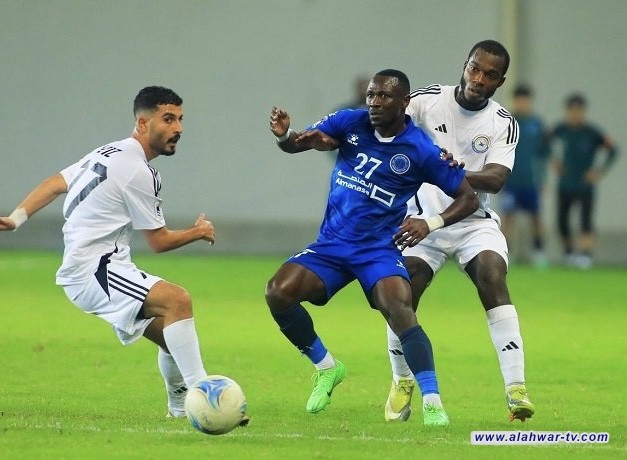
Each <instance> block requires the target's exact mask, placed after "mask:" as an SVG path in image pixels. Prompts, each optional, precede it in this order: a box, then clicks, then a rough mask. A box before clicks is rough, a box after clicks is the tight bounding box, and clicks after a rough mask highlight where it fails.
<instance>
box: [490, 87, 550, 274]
mask: <svg viewBox="0 0 627 460" xmlns="http://www.w3.org/2000/svg"><path fill="white" fill-rule="evenodd" d="M513 96H514V97H513V106H512V109H513V111H512V115H513V116H514V117H515V118H516V121H517V122H518V128H519V133H520V137H519V138H518V144H517V145H516V160H515V162H514V167H513V169H512V172H511V173H510V174H509V176H508V177H507V182H506V183H505V186H504V187H503V189H502V190H501V192H500V193H501V208H502V210H503V226H502V228H503V234H504V235H505V238H506V240H507V244H508V246H509V249H510V251H511V249H512V245H513V243H514V240H515V235H516V231H515V227H516V225H515V224H516V215H517V214H518V213H519V212H521V211H522V212H525V213H526V214H528V215H529V218H530V219H529V220H530V224H531V225H530V227H531V228H530V230H531V232H530V236H531V238H532V246H533V251H532V253H531V262H532V263H533V264H534V265H535V266H536V267H539V268H542V267H546V265H547V259H546V255H545V253H544V232H543V226H542V215H541V214H542V213H541V212H540V211H541V210H540V208H541V206H540V198H541V193H542V187H543V183H544V178H545V176H546V169H547V159H548V156H549V149H548V136H547V134H548V133H547V130H546V129H545V127H544V122H543V121H542V119H541V118H540V117H539V116H538V115H537V114H535V113H534V111H533V92H532V89H531V87H529V86H527V85H518V86H517V87H516V88H515V89H514V92H513ZM519 253H521V251H519Z"/></svg>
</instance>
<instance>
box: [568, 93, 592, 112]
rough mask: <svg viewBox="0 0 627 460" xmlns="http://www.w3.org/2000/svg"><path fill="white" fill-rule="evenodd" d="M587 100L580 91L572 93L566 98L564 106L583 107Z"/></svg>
mask: <svg viewBox="0 0 627 460" xmlns="http://www.w3.org/2000/svg"><path fill="white" fill-rule="evenodd" d="M587 103H588V101H586V98H585V96H584V95H583V94H581V93H573V94H571V95H569V96H568V97H567V98H566V107H567V108H571V107H572V106H573V105H578V106H581V107H585V106H586V104H587Z"/></svg>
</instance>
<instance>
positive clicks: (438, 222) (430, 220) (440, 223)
mask: <svg viewBox="0 0 627 460" xmlns="http://www.w3.org/2000/svg"><path fill="white" fill-rule="evenodd" d="M425 222H426V223H427V226H428V227H429V231H430V232H432V231H434V230H437V229H438V228H442V227H444V219H442V216H441V215H440V214H436V215H435V216H431V217H427V218H426V219H425Z"/></svg>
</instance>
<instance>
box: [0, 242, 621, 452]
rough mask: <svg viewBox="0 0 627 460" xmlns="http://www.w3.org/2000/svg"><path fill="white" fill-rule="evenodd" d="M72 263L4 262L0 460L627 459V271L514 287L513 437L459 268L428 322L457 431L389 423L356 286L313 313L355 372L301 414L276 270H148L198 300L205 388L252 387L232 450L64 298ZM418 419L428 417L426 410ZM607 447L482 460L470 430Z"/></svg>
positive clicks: (149, 352)
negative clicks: (517, 330)
mask: <svg viewBox="0 0 627 460" xmlns="http://www.w3.org/2000/svg"><path fill="white" fill-rule="evenodd" d="M59 262H60V255H59V254H55V253H40V252H19V251H15V252H14V251H6V252H0V312H1V316H0V318H1V319H0V328H1V332H0V459H3V460H4V459H7V460H8V459H162V458H163V459H170V458H175V459H194V458H211V459H243V458H247V459H379V460H381V459H396V458H416V459H426V458H434V459H440V458H456V459H458V458H508V459H512V458H525V459H528V458H535V457H538V456H543V457H545V458H573V457H575V458H598V459H606V458H626V457H627V445H626V442H625V424H624V420H625V410H626V407H625V388H627V386H626V384H625V379H626V377H627V364H626V363H627V359H625V350H626V348H625V332H624V331H625V326H626V325H627V309H626V308H625V307H626V301H627V295H626V294H627V289H626V287H625V281H626V280H627V270H626V269H616V268H613V269H610V268H595V269H593V270H591V271H588V272H580V271H574V270H566V269H561V268H551V269H549V270H546V271H534V270H533V269H532V268H527V267H514V268H513V269H512V270H511V273H510V276H509V281H510V290H511V294H512V297H513V300H514V303H515V304H516V305H517V307H518V311H519V316H520V321H521V326H522V332H523V337H524V339H525V355H526V373H527V384H528V388H529V392H530V396H531V397H532V399H533V401H534V402H535V404H536V407H537V414H536V416H535V417H534V418H533V419H532V420H529V421H527V422H526V423H525V424H521V423H520V422H516V423H512V422H509V421H508V419H507V414H506V407H505V401H504V395H503V388H502V381H501V377H500V373H499V370H498V364H497V360H496V354H495V352H494V349H493V347H492V344H491V342H490V339H489V336H488V333H487V327H486V322H485V315H484V313H483V311H482V308H481V306H480V304H479V301H478V299H477V296H476V293H475V291H474V289H473V287H472V285H471V283H470V282H469V281H468V280H467V279H466V278H465V277H464V276H463V275H462V274H461V273H460V272H459V271H458V270H457V269H456V268H455V267H454V266H453V265H451V264H449V266H447V268H446V269H445V270H443V271H442V272H441V273H440V274H439V275H438V277H437V278H436V280H435V281H434V282H433V284H432V286H431V287H430V288H429V290H428V291H427V294H426V295H425V297H424V298H423V301H422V305H421V310H420V312H419V319H420V320H421V322H422V324H423V325H424V327H425V329H426V330H427V332H428V333H429V335H430V337H431V339H432V342H433V346H434V350H435V353H436V367H437V371H438V374H439V379H440V390H441V393H442V397H443V401H444V404H445V407H446V408H447V411H448V413H449V416H450V418H451V426H450V427H448V428H444V429H425V428H424V427H423V426H422V420H421V414H420V413H419V412H418V411H416V412H415V414H414V415H413V416H412V418H411V419H410V420H409V421H408V422H407V423H397V424H393V423H386V422H385V421H384V419H383V406H384V403H385V399H386V397H387V392H388V389H389V382H390V371H389V364H388V360H387V352H386V342H385V326H384V321H383V318H382V317H380V315H379V314H378V313H377V312H375V311H373V310H371V309H370V308H369V307H368V306H367V304H366V302H365V300H364V299H363V295H362V293H361V290H360V289H359V287H358V285H356V284H355V283H353V284H351V285H350V286H349V287H347V288H346V289H345V290H344V291H342V292H340V293H339V294H338V295H337V296H336V297H335V298H333V299H332V300H331V302H330V303H329V305H327V306H326V307H323V308H320V307H311V308H309V310H310V311H311V312H312V316H313V317H314V321H315V324H316V329H317V331H318V333H319V334H320V335H321V337H322V338H323V340H324V342H325V344H326V345H327V346H328V347H329V348H330V350H331V351H332V352H333V353H334V355H335V356H336V357H338V358H339V359H341V360H342V361H343V362H344V363H345V364H346V367H347V370H348V375H347V378H346V380H345V381H344V383H343V384H342V385H341V386H339V387H338V388H337V389H336V391H335V392H334V395H333V401H332V404H331V405H330V406H329V408H328V409H327V410H325V411H324V412H322V413H320V414H316V415H311V414H307V413H306V412H305V401H306V400H307V397H308V395H309V391H310V388H311V382H310V377H311V374H312V369H313V368H312V366H311V364H310V363H309V362H308V361H307V360H306V359H305V358H303V357H301V356H300V355H299V354H298V352H297V351H296V350H295V349H294V348H293V347H292V346H291V345H290V344H289V343H288V342H287V340H286V339H285V338H284V337H283V336H282V334H281V333H280V332H279V330H278V328H277V327H276V325H275V324H274V322H273V320H272V319H271V317H270V315H269V313H268V311H267V308H266V306H265V303H264V297H263V290H264V284H265V282H266V280H267V279H268V278H269V277H270V276H271V275H272V274H273V273H274V272H275V270H276V269H277V268H278V266H279V265H280V264H281V262H282V259H281V258H271V257H267V258H252V257H250V258H246V257H218V256H207V255H204V256H200V255H199V256H191V255H178V256H177V255H176V254H164V255H139V256H137V257H136V262H137V264H138V265H139V266H140V267H142V268H143V269H144V270H147V271H149V272H152V273H155V274H158V275H160V276H162V277H164V278H166V279H168V280H170V281H172V282H174V283H177V284H180V285H182V286H184V287H185V288H186V289H187V290H188V291H189V292H190V293H191V295H192V298H193V301H194V310H195V315H196V321H197V323H196V324H197V327H198V331H199V336H200V341H201V348H202V352H203V357H204V361H205V364H206V367H207V370H208V371H209V373H217V374H224V375H228V376H230V377H232V378H234V379H235V380H236V381H238V382H239V383H240V385H241V386H242V387H243V389H244V391H245V393H246V395H247V398H248V408H249V411H248V412H249V414H250V415H251V417H252V423H251V425H250V426H249V427H247V428H238V429H236V430H235V431H233V432H232V433H229V434H227V435H224V436H206V435H203V434H200V433H199V432H196V431H194V430H193V429H192V428H191V426H190V425H189V424H188V423H187V421H186V420H181V419H178V420H166V419H165V417H164V416H165V412H166V406H165V392H164V389H163V385H162V382H161V378H160V375H159V373H158V370H157V365H156V358H157V353H156V348H155V347H154V346H153V345H152V344H150V343H149V342H148V341H145V340H142V341H140V342H138V343H136V344H134V345H131V346H130V347H127V348H125V347H122V346H121V345H120V344H119V342H118V341H117V338H116V337H115V336H114V334H113V332H112V331H111V330H110V328H109V326H108V325H107V324H106V323H105V322H104V321H101V320H99V319H97V318H94V317H91V316H89V315H86V314H84V313H82V312H81V311H80V310H78V309H77V308H76V307H74V306H73V305H72V304H71V303H70V302H69V301H68V300H67V299H66V298H65V295H64V294H63V291H62V290H61V289H60V288H59V287H57V286H55V285H54V273H55V271H56V269H57V267H58V264H59ZM417 401H419V399H417ZM518 429H526V430H534V431H573V432H608V433H609V434H610V441H609V443H607V444H587V445H581V444H579V445H575V444H559V445H557V446H473V445H471V444H470V432H471V431H475V430H518Z"/></svg>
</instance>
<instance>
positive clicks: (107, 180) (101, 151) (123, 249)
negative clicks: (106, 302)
mask: <svg viewBox="0 0 627 460" xmlns="http://www.w3.org/2000/svg"><path fill="white" fill-rule="evenodd" d="M61 175H63V178H64V179H65V182H66V183H67V184H68V193H67V196H66V199H65V203H64V205H63V216H64V217H65V220H66V221H65V225H63V240H64V243H65V251H64V253H63V263H62V265H61V268H59V270H58V271H57V279H56V282H57V284H59V285H71V284H79V283H84V282H85V281H86V280H88V279H89V277H90V276H92V275H93V274H94V273H95V272H96V270H97V269H98V266H99V264H101V263H107V261H108V260H116V261H120V262H128V263H131V251H130V247H129V241H130V239H131V235H132V233H133V230H152V229H157V228H161V227H164V226H165V219H164V217H163V213H162V211H161V198H160V197H159V190H160V189H161V177H160V175H159V172H158V171H157V170H156V169H154V168H152V167H151V166H150V165H149V164H148V161H147V160H146V155H145V153H144V150H143V148H142V146H141V144H140V143H139V142H138V141H137V140H135V139H133V138H128V139H124V140H121V141H118V142H113V143H111V144H107V145H105V146H103V147H100V148H98V149H96V150H94V151H93V152H91V153H89V154H88V155H86V156H84V157H83V158H82V159H81V160H80V161H78V162H76V163H74V164H73V165H71V166H69V167H67V168H65V169H64V170H63V171H61Z"/></svg>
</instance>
